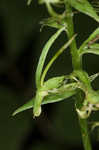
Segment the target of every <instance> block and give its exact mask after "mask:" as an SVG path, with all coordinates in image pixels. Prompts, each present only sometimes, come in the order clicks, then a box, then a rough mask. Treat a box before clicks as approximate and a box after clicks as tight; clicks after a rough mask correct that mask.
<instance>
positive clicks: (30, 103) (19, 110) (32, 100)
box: [12, 97, 35, 116]
mask: <svg viewBox="0 0 99 150" xmlns="http://www.w3.org/2000/svg"><path fill="white" fill-rule="evenodd" d="M34 100H35V97H33V98H32V99H31V100H30V101H28V102H27V103H26V104H24V105H22V106H21V107H19V108H18V109H16V110H15V111H14V112H13V114H12V116H15V115H16V114H18V113H20V112H22V111H25V110H28V109H30V108H32V107H33V105H34Z"/></svg>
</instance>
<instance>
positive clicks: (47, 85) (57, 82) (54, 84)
mask: <svg viewBox="0 0 99 150" xmlns="http://www.w3.org/2000/svg"><path fill="white" fill-rule="evenodd" d="M64 79H65V76H60V77H54V78H51V79H49V80H47V81H45V82H44V86H43V88H44V89H45V90H50V89H54V88H58V87H59V86H61V85H62V84H63V81H64Z"/></svg>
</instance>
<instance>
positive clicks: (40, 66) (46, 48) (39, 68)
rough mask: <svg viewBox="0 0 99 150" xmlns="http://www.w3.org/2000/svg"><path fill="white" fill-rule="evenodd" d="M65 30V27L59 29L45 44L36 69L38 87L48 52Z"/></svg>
mask: <svg viewBox="0 0 99 150" xmlns="http://www.w3.org/2000/svg"><path fill="white" fill-rule="evenodd" d="M63 30H64V28H62V29H59V30H58V31H57V32H56V33H55V34H54V35H52V37H51V38H50V39H49V40H48V41H47V43H46V44H45V46H44V48H43V50H42V53H41V56H40V59H39V62H38V65H37V70H36V86H37V88H39V87H40V78H41V73H42V69H43V66H44V62H45V59H46V56H47V53H48V51H49V49H50V47H51V46H52V44H53V43H54V41H55V40H56V39H57V38H58V36H59V35H60V33H61V32H62V31H63Z"/></svg>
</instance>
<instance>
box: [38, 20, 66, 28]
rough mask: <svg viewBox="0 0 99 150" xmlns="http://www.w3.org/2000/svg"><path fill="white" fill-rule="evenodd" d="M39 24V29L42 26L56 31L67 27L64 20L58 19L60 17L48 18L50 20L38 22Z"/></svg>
mask: <svg viewBox="0 0 99 150" xmlns="http://www.w3.org/2000/svg"><path fill="white" fill-rule="evenodd" d="M40 24H41V25H42V26H41V29H42V28H43V27H44V26H49V27H53V28H57V29H60V28H63V27H67V24H66V23H65V21H64V18H60V17H50V18H47V19H44V20H43V21H41V22H40Z"/></svg>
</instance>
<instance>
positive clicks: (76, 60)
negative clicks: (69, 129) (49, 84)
mask: <svg viewBox="0 0 99 150" xmlns="http://www.w3.org/2000/svg"><path fill="white" fill-rule="evenodd" d="M66 23H67V26H68V38H69V39H70V38H71V37H72V36H73V35H74V27H73V16H72V8H71V6H70V5H69V4H68V3H67V1H66ZM70 49H71V55H72V65H73V69H74V70H81V69H82V62H81V59H80V57H79V55H78V51H77V46H76V41H75V39H74V40H73V42H72V43H71V45H70ZM76 99H77V103H80V105H81V104H82V103H81V95H80V93H78V95H77V97H76ZM78 117H79V116H78ZM79 124H80V128H81V134H82V141H83V146H84V149H85V150H92V148H91V143H90V137H89V134H88V133H89V132H88V125H87V120H86V119H81V118H79Z"/></svg>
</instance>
